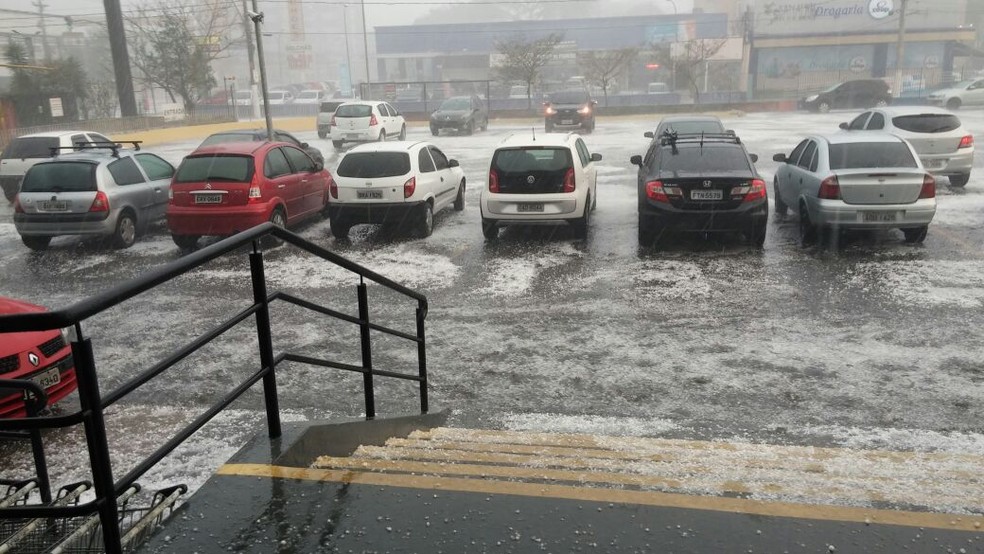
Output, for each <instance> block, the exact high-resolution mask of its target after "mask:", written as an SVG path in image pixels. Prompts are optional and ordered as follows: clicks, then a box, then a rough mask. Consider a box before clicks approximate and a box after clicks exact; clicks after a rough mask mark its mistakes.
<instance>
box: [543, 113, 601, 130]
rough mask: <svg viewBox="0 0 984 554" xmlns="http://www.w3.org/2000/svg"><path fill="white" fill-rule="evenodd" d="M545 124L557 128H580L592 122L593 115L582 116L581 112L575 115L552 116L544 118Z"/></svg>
mask: <svg viewBox="0 0 984 554" xmlns="http://www.w3.org/2000/svg"><path fill="white" fill-rule="evenodd" d="M543 123H544V126H549V127H554V128H557V129H578V128H581V127H584V126H585V125H590V124H591V116H582V115H581V114H577V115H573V116H566V115H565V116H564V117H559V116H551V117H547V118H544V120H543Z"/></svg>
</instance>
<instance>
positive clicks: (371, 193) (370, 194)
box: [355, 190, 383, 200]
mask: <svg viewBox="0 0 984 554" xmlns="http://www.w3.org/2000/svg"><path fill="white" fill-rule="evenodd" d="M355 196H356V198H358V199H360V200H379V199H380V198H382V197H383V191H381V190H358V191H355Z"/></svg>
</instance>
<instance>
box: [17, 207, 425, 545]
mask: <svg viewBox="0 0 984 554" xmlns="http://www.w3.org/2000/svg"><path fill="white" fill-rule="evenodd" d="M267 236H274V237H276V238H278V239H280V240H282V241H283V242H286V243H288V244H291V245H294V246H296V247H298V248H300V249H302V250H304V251H306V252H309V253H311V254H313V255H315V256H317V257H320V258H322V259H324V260H326V261H328V262H331V263H334V264H335V265H338V266H340V267H342V268H344V269H347V270H349V271H351V272H353V273H355V274H356V275H358V276H359V284H358V286H357V292H358V303H359V315H358V317H354V316H350V315H347V314H344V313H341V312H338V311H335V310H332V309H330V308H326V307H324V306H321V305H319V304H316V303H313V302H310V301H308V300H304V299H301V298H298V297H296V296H293V295H290V294H287V293H284V292H280V291H277V292H273V293H267V290H266V277H265V273H264V267H263V253H262V251H261V250H260V240H261V239H263V238H264V237H267ZM246 245H252V252H251V253H250V254H249V258H250V274H251V278H252V284H253V303H252V304H251V305H249V306H248V307H246V308H245V309H243V310H241V311H240V312H238V313H237V314H235V315H233V316H232V317H230V318H228V319H226V320H225V321H223V322H222V323H220V324H219V325H218V326H217V327H215V328H213V329H211V330H209V331H207V332H205V333H203V334H201V335H199V336H198V337H197V338H195V339H194V340H192V341H191V342H190V343H188V344H186V345H185V346H183V347H182V348H179V349H178V350H176V351H174V352H172V353H171V354H169V355H168V356H166V357H165V358H164V359H162V360H160V361H159V362H157V363H156V364H154V365H152V366H151V367H149V368H147V369H145V370H143V371H141V372H139V373H138V374H137V375H136V376H134V377H132V378H130V379H128V380H127V381H126V382H124V383H123V384H122V385H119V386H117V387H116V388H115V389H114V390H112V391H110V392H109V393H107V394H105V395H103V394H101V393H100V391H99V384H98V378H97V373H96V367H95V358H94V356H93V348H92V340H91V339H90V338H87V337H85V336H84V335H83V332H82V331H83V329H82V322H83V321H84V320H86V319H88V318H90V317H92V316H94V315H96V314H99V313H100V312H102V311H104V310H108V309H110V308H113V307H114V306H117V305H119V304H120V303H122V302H124V301H126V300H129V299H131V298H133V297H135V296H137V295H139V294H141V293H143V292H145V291H148V290H150V289H152V288H154V287H156V286H158V285H161V284H163V283H166V282H168V281H170V280H171V279H174V278H175V277H178V276H180V275H183V274H185V273H187V272H189V271H191V270H193V269H196V268H198V267H200V266H202V265H204V264H206V263H208V262H210V261H212V260H215V259H216V258H219V257H222V256H224V255H226V254H228V253H230V252H233V251H235V250H237V249H240V248H241V247H242V246H246ZM366 280H369V281H372V282H375V283H377V284H379V285H382V286H384V287H386V288H388V289H390V290H393V291H395V292H398V293H400V294H402V295H404V296H407V297H409V298H412V299H414V300H416V301H417V308H416V312H415V313H416V333H415V334H410V333H405V332H402V331H398V330H395V329H390V328H388V327H385V326H383V325H379V324H376V323H372V322H370V320H369V305H368V296H367V288H366V284H365V281H366ZM278 300H279V301H283V302H286V303H289V304H293V305H296V306H299V307H302V308H305V309H308V310H310V311H313V312H316V313H319V314H322V315H326V316H329V317H333V318H336V319H339V320H342V321H346V322H348V323H352V324H355V325H358V326H359V328H360V342H361V346H362V364H361V365H359V366H357V365H352V364H343V363H339V362H333V361H329V360H322V359H318V358H311V357H308V356H301V355H297V354H291V353H282V354H279V355H274V352H273V342H272V333H271V325H270V314H269V305H270V303H271V302H274V301H278ZM426 315H427V298H426V297H425V296H424V295H422V294H420V293H418V292H416V291H414V290H412V289H409V288H407V287H405V286H403V285H401V284H399V283H396V282H395V281H392V280H390V279H388V278H386V277H384V276H382V275H380V274H378V273H376V272H374V271H371V270H369V269H366V268H365V267H362V266H360V265H359V264H356V263H355V262H352V261H350V260H348V259H346V258H344V257H342V256H339V255H338V254H335V253H334V252H331V251H330V250H327V249H325V248H322V247H320V246H318V245H316V244H314V243H312V242H310V241H307V240H305V239H302V238H301V237H299V236H297V235H295V234H294V233H291V232H290V231H287V230H285V229H282V228H280V227H277V226H275V225H273V224H272V223H265V224H263V225H259V226H257V227H254V228H252V229H249V230H247V231H245V232H242V233H239V234H237V235H235V236H233V237H229V238H227V239H224V240H222V241H219V242H217V243H215V244H212V245H210V246H208V247H205V248H202V249H201V250H198V251H197V252H194V253H191V254H189V255H187V256H184V257H182V258H180V259H178V260H176V261H174V262H171V263H169V264H167V265H164V266H162V267H160V268H156V269H153V270H151V271H148V272H146V273H144V274H143V275H140V276H138V277H135V278H133V279H130V280H129V281H126V282H125V283H123V284H122V285H120V286H119V287H116V288H115V289H112V290H109V291H106V292H104V293H101V294H98V295H96V296H93V297H90V298H88V299H85V300H82V301H80V302H77V303H76V304H74V305H72V306H69V307H68V308H64V309H60V310H54V311H51V312H37V313H28V314H17V315H6V316H0V333H8V332H23V331H43V330H48V329H58V328H63V327H69V326H74V328H75V331H76V335H77V336H76V340H74V341H73V342H72V343H71V347H72V356H73V360H74V362H75V371H76V380H77V383H78V389H79V400H80V404H81V409H80V410H79V411H77V412H74V413H71V414H67V415H62V416H56V417H38V416H37V409H29V410H28V417H25V418H18V419H8V420H0V431H4V430H29V433H30V435H31V436H32V437H36V438H37V444H38V446H37V447H36V448H35V467H36V470H37V473H38V474H39V481H42V482H43V484H44V487H42V488H43V489H47V487H48V485H47V465H46V463H45V461H44V458H43V446H42V445H41V443H40V436H41V435H40V430H41V429H45V428H57V427H67V426H71V425H77V424H79V423H83V424H85V428H86V445H87V447H88V450H89V461H90V466H91V469H92V474H93V484H94V487H93V489H94V491H95V499H94V500H91V501H89V502H86V503H84V504H79V505H75V506H55V505H50V494H45V493H42V496H44V498H43V501H44V503H45V504H47V505H30V506H14V507H8V508H0V518H40V517H56V518H57V517H79V516H86V515H89V514H93V513H95V512H98V514H99V520H100V522H101V524H102V531H103V533H102V534H103V541H104V542H103V544H104V545H105V548H106V551H107V552H110V553H116V552H121V551H122V543H121V534H120V528H119V518H118V504H117V498H118V496H119V495H120V494H121V493H123V492H124V491H126V490H127V489H129V488H130V487H131V486H132V485H134V484H135V483H136V480H137V479H138V478H139V477H140V476H142V475H143V474H144V473H146V472H147V471H149V470H150V469H151V468H152V467H153V466H155V465H156V464H158V463H159V462H160V461H161V460H163V459H164V457H165V456H167V455H168V454H170V453H171V452H172V451H173V450H174V449H175V448H177V447H178V446H179V445H180V444H181V443H183V442H184V441H186V440H187V439H188V438H190V437H191V436H192V435H193V434H194V433H195V432H196V431H198V430H199V429H200V428H201V427H202V426H204V425H205V424H206V423H208V422H209V421H210V420H212V419H213V418H214V417H215V416H216V415H218V414H219V413H220V412H222V410H224V409H225V408H227V407H228V406H229V405H230V404H231V403H232V402H234V401H235V400H236V399H238V398H239V397H240V396H241V395H242V394H244V393H245V392H246V391H247V390H249V389H250V388H252V387H253V386H254V385H255V384H256V383H257V382H259V381H261V380H262V381H263V390H264V401H265V406H266V415H267V426H268V434H269V436H270V437H271V438H276V437H279V436H280V434H281V428H280V409H279V400H278V397H277V386H276V368H277V366H279V365H280V364H281V363H282V362H284V361H290V362H297V363H306V364H310V365H315V366H321V367H328V368H335V369H340V370H347V371H356V372H360V373H362V374H363V382H364V394H365V403H366V411H365V414H366V419H373V418H374V417H375V413H376V411H375V399H374V390H373V377H374V376H375V375H379V376H383V377H392V378H397V379H405V380H412V381H417V382H419V383H420V406H421V412H423V413H427V411H428V401H427V367H426V355H425V339H424V319H425V318H426ZM250 316H254V318H255V320H256V330H257V338H258V340H259V353H260V364H259V366H260V368H259V369H258V370H257V371H255V372H254V373H253V374H251V375H250V376H249V377H248V378H247V379H245V380H244V381H243V382H241V383H240V384H239V385H237V386H235V387H234V388H233V389H232V390H230V391H229V392H227V393H226V394H225V395H224V396H223V397H222V398H221V399H219V400H218V401H217V402H215V403H214V404H213V405H211V406H210V407H209V408H208V409H206V410H205V411H204V412H203V413H202V414H200V415H199V416H197V417H196V418H195V419H194V420H193V421H192V422H191V423H189V424H188V425H186V426H185V427H183V428H182V429H180V430H179V431H178V432H177V433H176V434H175V435H174V436H172V437H171V438H170V439H168V440H167V441H166V442H165V443H164V444H162V445H161V446H159V447H158V448H157V449H156V450H155V451H154V452H153V453H152V454H150V455H149V456H147V457H146V458H145V459H144V460H142V461H141V462H139V463H138V464H137V465H136V466H135V467H133V468H132V469H131V470H130V471H129V472H127V473H126V475H124V476H123V477H122V478H120V479H119V480H117V481H114V480H113V473H112V465H111V463H110V457H109V445H108V438H107V436H106V427H105V422H104V419H103V411H104V410H105V409H106V408H107V407H109V406H111V405H112V404H114V403H116V402H118V401H119V400H121V399H122V398H124V397H126V396H127V395H128V394H130V393H132V392H134V391H135V390H136V389H138V388H139V387H141V386H143V385H144V384H146V383H147V382H149V381H150V380H151V379H153V378H155V377H157V376H159V375H161V374H162V373H164V372H165V371H167V370H168V369H170V368H172V367H173V366H175V365H176V364H178V363H179V362H181V361H182V360H184V359H185V358H187V357H188V356H190V355H192V354H194V353H195V352H197V351H198V350H199V349H201V348H202V347H204V346H205V345H206V344H208V343H210V342H211V341H212V340H215V339H216V338H218V337H220V336H221V335H223V334H224V333H226V332H227V331H229V330H230V329H232V328H233V327H235V326H236V325H238V324H240V323H242V322H244V321H245V320H247V319H248V318H249V317H250ZM370 331H378V332H382V333H387V334H390V335H393V336H396V337H400V338H404V339H407V340H410V341H413V342H416V343H417V352H418V374H417V375H411V374H404V373H397V372H393V371H385V370H375V369H373V367H372V353H371V343H370V339H369V333H370ZM12 383H13V384H12V385H10V386H11V387H19V388H24V389H30V390H31V391H32V392H34V393H38V392H40V394H41V395H40V398H44V397H43V395H44V391H43V390H42V389H41V388H40V387H39V386H38V385H36V384H35V383H33V382H30V381H25V380H14V381H12ZM2 384H3V382H0V385H2ZM45 404H46V402H44V403H41V404H40V406H44V405H45ZM38 451H40V452H41V456H40V458H39V457H38V455H37V452H38Z"/></svg>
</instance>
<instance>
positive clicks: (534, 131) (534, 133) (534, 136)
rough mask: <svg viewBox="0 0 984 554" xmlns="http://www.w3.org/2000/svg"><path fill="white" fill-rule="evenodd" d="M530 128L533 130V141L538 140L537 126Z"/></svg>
mask: <svg viewBox="0 0 984 554" xmlns="http://www.w3.org/2000/svg"><path fill="white" fill-rule="evenodd" d="M530 129H531V130H532V131H533V142H536V127H530Z"/></svg>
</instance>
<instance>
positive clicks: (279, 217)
mask: <svg viewBox="0 0 984 554" xmlns="http://www.w3.org/2000/svg"><path fill="white" fill-rule="evenodd" d="M269 221H270V223H273V224H274V225H276V226H277V227H280V228H281V229H286V228H287V214H286V213H285V212H284V209H283V208H274V210H273V213H271V214H270V220H269ZM262 242H263V245H264V246H265V247H267V248H272V247H274V246H280V245H281V244H282V243H283V241H282V240H280V239H279V238H277V237H274V236H270V235H267V236H265V237H263V241H262Z"/></svg>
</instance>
